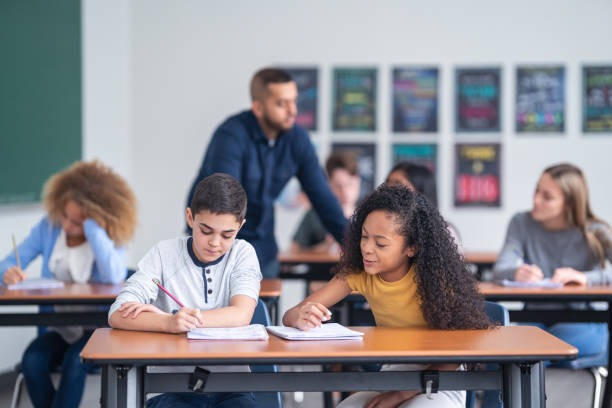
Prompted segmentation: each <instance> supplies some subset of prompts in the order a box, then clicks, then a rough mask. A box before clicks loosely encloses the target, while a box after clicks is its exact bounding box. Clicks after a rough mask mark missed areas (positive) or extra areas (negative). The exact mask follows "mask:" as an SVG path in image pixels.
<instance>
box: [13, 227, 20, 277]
mask: <svg viewBox="0 0 612 408" xmlns="http://www.w3.org/2000/svg"><path fill="white" fill-rule="evenodd" d="M13 249H14V250H15V259H17V267H18V268H19V269H21V262H19V252H17V241H15V235H14V234H13Z"/></svg>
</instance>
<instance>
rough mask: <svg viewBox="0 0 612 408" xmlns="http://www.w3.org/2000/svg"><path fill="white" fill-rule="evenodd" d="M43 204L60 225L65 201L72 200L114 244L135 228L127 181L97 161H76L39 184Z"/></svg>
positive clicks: (132, 199)
mask: <svg viewBox="0 0 612 408" xmlns="http://www.w3.org/2000/svg"><path fill="white" fill-rule="evenodd" d="M42 195H43V206H44V207H45V210H47V213H48V215H49V219H50V220H51V221H52V222H53V223H54V224H56V225H59V224H60V221H61V218H62V214H63V212H64V208H65V206H66V203H67V202H68V201H70V200H72V201H74V202H75V203H76V204H77V205H78V206H79V207H81V210H82V211H83V213H84V214H85V216H86V217H87V218H92V219H94V220H95V221H96V222H97V223H98V224H99V225H100V226H101V227H102V228H103V229H104V230H105V231H106V233H107V234H108V236H109V237H110V239H112V240H113V242H115V244H116V245H123V244H125V243H126V242H127V241H129V240H130V239H131V238H132V236H133V235H134V229H135V228H136V223H137V218H136V196H135V195H134V193H133V192H132V189H131V188H130V186H129V185H128V184H127V182H126V181H125V180H124V179H123V178H122V177H121V176H119V175H118V174H116V173H114V172H113V171H112V170H111V168H110V167H107V166H105V165H104V164H102V163H101V162H99V161H97V160H93V161H90V162H85V161H79V162H76V163H74V164H73V165H72V166H70V167H69V168H68V169H67V170H64V171H62V172H60V173H57V174H55V175H53V176H52V177H51V178H49V180H47V182H46V183H45V186H44V187H43V193H42Z"/></svg>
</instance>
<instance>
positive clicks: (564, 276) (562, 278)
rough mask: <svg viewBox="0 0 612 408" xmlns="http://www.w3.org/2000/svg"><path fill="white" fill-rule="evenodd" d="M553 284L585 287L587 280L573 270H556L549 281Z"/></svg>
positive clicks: (580, 273) (583, 275) (584, 276)
mask: <svg viewBox="0 0 612 408" xmlns="http://www.w3.org/2000/svg"><path fill="white" fill-rule="evenodd" d="M551 280H552V281H553V282H555V283H562V284H564V285H566V284H568V283H575V284H578V285H583V286H586V284H587V278H586V275H585V274H584V273H582V272H580V271H577V270H575V269H574V268H557V269H555V273H554V274H553V277H552V279H551Z"/></svg>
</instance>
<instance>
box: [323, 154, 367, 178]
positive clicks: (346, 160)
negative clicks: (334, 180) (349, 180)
mask: <svg viewBox="0 0 612 408" xmlns="http://www.w3.org/2000/svg"><path fill="white" fill-rule="evenodd" d="M336 169H344V170H346V171H347V172H348V173H349V174H350V175H351V176H355V175H357V173H358V171H359V167H358V166H357V156H356V155H355V153H353V152H352V151H350V150H338V151H335V152H333V153H332V154H331V155H330V156H329V157H328V158H327V161H326V162H325V171H327V177H331V175H332V173H333V172H334V170H336Z"/></svg>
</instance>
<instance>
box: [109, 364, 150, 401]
mask: <svg viewBox="0 0 612 408" xmlns="http://www.w3.org/2000/svg"><path fill="white" fill-rule="evenodd" d="M114 369H115V373H116V375H117V381H116V382H115V386H116V395H117V398H116V399H115V401H116V406H115V407H116V408H128V407H130V408H134V407H142V405H143V402H144V370H145V368H144V367H131V366H123V365H122V366H114ZM115 407H113V408H115Z"/></svg>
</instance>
